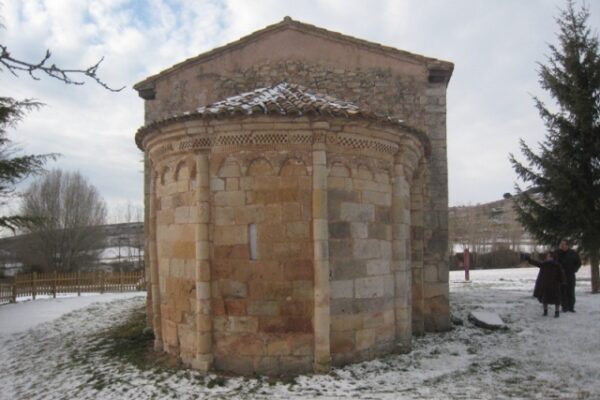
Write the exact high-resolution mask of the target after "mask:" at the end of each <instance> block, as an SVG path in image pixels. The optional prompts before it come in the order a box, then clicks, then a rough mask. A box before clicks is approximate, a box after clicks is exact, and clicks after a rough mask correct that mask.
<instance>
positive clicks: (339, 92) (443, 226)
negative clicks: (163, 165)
mask: <svg viewBox="0 0 600 400" xmlns="http://www.w3.org/2000/svg"><path fill="white" fill-rule="evenodd" d="M272 57H273V59H271V60H269V61H265V62H263V63H259V64H255V65H252V66H249V67H244V68H243V69H242V68H240V67H237V66H236V64H235V63H232V64H231V65H230V66H229V68H222V66H221V65H220V67H221V68H219V69H217V68H215V66H213V65H212V64H211V62H210V61H208V62H205V63H202V64H201V65H198V66H190V67H188V69H186V70H182V71H181V72H180V73H178V74H176V75H174V76H171V77H170V78H169V79H168V80H165V81H158V82H157V86H156V100H152V101H146V103H145V104H146V122H147V123H149V122H151V121H155V120H158V119H161V118H164V117H168V116H171V115H174V114H180V113H181V112H184V111H189V110H193V109H195V108H197V107H198V106H202V105H206V104H208V103H211V102H214V101H217V100H221V99H223V98H226V97H228V96H232V95H235V94H239V93H242V92H247V91H251V90H254V89H256V88H260V87H265V86H269V85H273V84H277V83H279V82H281V81H284V80H286V81H288V82H290V83H296V84H300V85H303V86H305V87H307V88H310V89H313V90H316V91H318V92H320V93H325V94H329V95H331V96H334V97H337V98H340V99H343V100H346V101H351V102H354V103H356V104H358V105H360V106H361V107H363V108H365V109H369V110H373V111H375V112H377V113H381V114H387V115H392V116H395V117H397V118H399V119H402V120H404V121H406V122H407V123H408V124H409V125H412V126H415V127H417V128H420V129H422V130H423V131H425V132H426V133H427V135H428V136H429V138H430V141H431V155H430V157H429V160H428V164H429V165H428V171H427V172H426V173H425V174H424V177H423V179H424V181H425V183H424V184H425V185H426V186H428V187H429V191H428V192H427V196H424V198H423V201H422V203H423V210H424V212H423V222H422V225H423V231H422V232H423V234H422V237H423V244H422V246H423V269H422V272H423V274H422V275H423V281H422V286H423V306H422V309H423V313H424V314H423V320H424V329H425V330H427V331H436V330H444V329H448V328H449V326H450V323H449V311H448V262H447V261H448V254H447V249H448V245H447V238H448V217H447V210H448V177H447V156H446V152H447V146H446V83H445V82H443V83H435V82H429V81H428V80H427V71H426V68H424V67H423V69H424V72H423V74H422V75H415V74H403V73H401V71H394V70H392V69H391V68H377V67H374V68H368V69H365V68H352V67H350V66H348V65H347V66H346V67H344V68H340V67H339V66H337V65H334V64H331V65H324V64H321V63H319V62H318V61H316V60H305V59H302V58H301V56H299V58H298V59H293V58H288V59H286V60H277V59H276V55H273V56H272ZM347 64H348V63H347ZM215 65H216V64H215Z"/></svg>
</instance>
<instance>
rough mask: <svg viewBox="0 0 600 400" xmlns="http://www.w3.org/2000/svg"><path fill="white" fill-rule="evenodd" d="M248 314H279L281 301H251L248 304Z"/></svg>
mask: <svg viewBox="0 0 600 400" xmlns="http://www.w3.org/2000/svg"><path fill="white" fill-rule="evenodd" d="M248 315H256V316H263V315H279V302H277V301H256V300H254V301H251V302H250V304H248Z"/></svg>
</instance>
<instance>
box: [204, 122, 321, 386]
mask: <svg viewBox="0 0 600 400" xmlns="http://www.w3.org/2000/svg"><path fill="white" fill-rule="evenodd" d="M250 125H252V124H244V128H245V129H252V127H251V126H250ZM255 125H256V126H255V128H259V129H260V130H261V132H265V133H266V132H269V131H271V130H273V131H274V133H277V132H279V131H280V129H281V128H282V124H280V125H279V126H278V125H274V126H269V125H270V124H265V123H263V124H262V126H260V127H259V124H255ZM306 125H307V126H306V127H308V124H306ZM272 128H274V129H272ZM278 128H279V129H278ZM288 128H294V125H293V124H290V125H289V126H288ZM295 128H298V129H299V128H302V124H295ZM311 163H312V161H311V157H310V152H308V151H306V150H304V151H303V150H295V151H294V150H278V151H274V150H270V149H268V148H260V147H259V148H255V147H252V148H249V149H247V150H245V151H234V152H227V153H225V152H223V153H218V154H213V156H212V157H211V175H212V179H211V182H210V186H211V192H212V204H213V215H214V219H213V221H212V223H213V224H214V234H213V289H212V294H213V297H212V301H213V324H214V330H213V340H214V357H215V366H216V367H217V368H219V369H222V370H227V371H232V372H236V373H242V374H251V373H255V372H258V373H263V374H270V375H276V374H281V373H285V374H289V373H299V372H302V371H309V370H311V369H312V364H313V347H314V343H313V325H312V317H313V308H314V302H313V251H312V235H311V218H312V216H311V205H312V204H311V199H312V198H311V187H312V176H311V169H312V168H311ZM250 224H254V225H255V226H256V233H257V245H258V247H257V255H256V259H255V260H252V259H251V255H250V241H251V238H250V237H249V225H250Z"/></svg>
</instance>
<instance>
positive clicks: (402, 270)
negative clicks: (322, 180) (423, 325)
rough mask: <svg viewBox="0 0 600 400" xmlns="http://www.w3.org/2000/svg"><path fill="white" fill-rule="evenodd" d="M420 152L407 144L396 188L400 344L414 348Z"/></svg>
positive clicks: (394, 258)
mask: <svg viewBox="0 0 600 400" xmlns="http://www.w3.org/2000/svg"><path fill="white" fill-rule="evenodd" d="M418 159H419V157H418V153H417V152H416V151H415V149H413V148H412V147H409V146H407V145H403V146H401V148H400V151H399V152H398V154H397V155H396V157H395V160H394V181H393V187H392V270H393V273H394V293H395V301H394V314H395V319H396V342H397V343H398V345H399V346H400V347H401V348H402V349H403V350H406V351H407V350H409V349H410V343H411V337H412V290H411V289H412V273H411V272H412V271H411V257H410V256H411V242H410V238H411V197H410V189H411V182H412V176H413V173H414V169H415V167H416V162H417V161H418Z"/></svg>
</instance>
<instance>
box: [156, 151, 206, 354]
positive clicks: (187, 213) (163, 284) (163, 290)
mask: <svg viewBox="0 0 600 400" xmlns="http://www.w3.org/2000/svg"><path fill="white" fill-rule="evenodd" d="M195 182H196V176H195V168H194V166H193V164H190V163H189V162H188V161H187V160H186V159H182V160H180V161H179V162H178V163H170V165H165V166H164V167H163V168H162V170H161V171H159V174H157V176H156V182H155V187H156V210H155V212H156V242H157V260H158V279H159V296H160V315H161V317H162V329H161V332H162V347H163V348H164V349H165V350H166V351H168V352H170V353H173V354H178V355H180V356H181V357H182V359H183V360H184V362H187V363H189V362H191V360H192V359H193V357H194V356H195V353H196V348H195V338H196V322H195V317H196V310H195V300H196V279H195V258H196V251H195V234H194V232H195V225H196V224H197V222H198V219H197V217H196V216H197V209H196V207H197V206H196V205H195V204H194V203H195V202H194V186H195Z"/></svg>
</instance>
